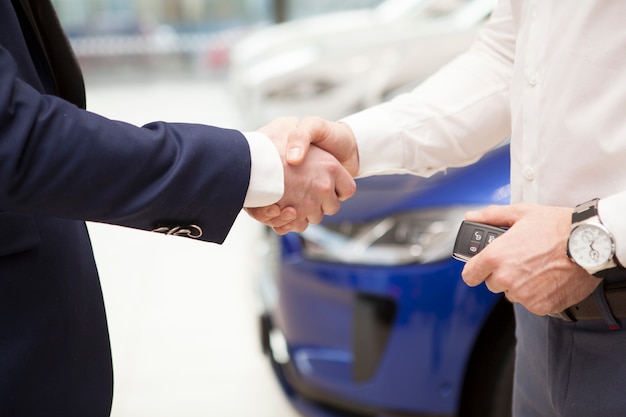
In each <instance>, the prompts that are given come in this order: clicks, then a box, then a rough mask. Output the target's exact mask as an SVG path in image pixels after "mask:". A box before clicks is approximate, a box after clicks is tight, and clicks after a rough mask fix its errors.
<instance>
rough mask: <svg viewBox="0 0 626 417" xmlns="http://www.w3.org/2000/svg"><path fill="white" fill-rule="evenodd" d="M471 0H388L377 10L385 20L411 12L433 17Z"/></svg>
mask: <svg viewBox="0 0 626 417" xmlns="http://www.w3.org/2000/svg"><path fill="white" fill-rule="evenodd" d="M471 1H473V0H386V1H384V2H382V3H381V4H380V5H379V6H378V7H377V8H376V11H377V13H378V14H379V15H380V16H382V17H383V19H385V20H394V19H397V18H399V17H401V16H405V15H406V14H409V13H410V14H414V15H417V16H420V17H424V18H432V17H440V16H445V15H448V14H450V13H452V12H453V11H454V10H456V9H457V8H458V7H459V6H461V5H463V4H465V3H469V2H471Z"/></svg>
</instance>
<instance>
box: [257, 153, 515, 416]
mask: <svg viewBox="0 0 626 417" xmlns="http://www.w3.org/2000/svg"><path fill="white" fill-rule="evenodd" d="M508 170H509V151H508V146H502V147H500V148H498V149H496V150H494V151H493V152H491V153H490V154H488V155H486V156H485V157H484V158H482V159H481V160H480V161H479V162H477V163H476V164H473V165H471V166H468V167H464V168H455V169H450V170H448V171H447V172H445V173H440V174H437V175H435V176H433V177H431V178H428V179H424V178H419V177H413V176H389V177H372V178H368V179H364V180H360V181H359V188H358V192H357V194H356V195H355V196H354V197H353V198H352V199H351V200H349V201H347V202H346V203H344V205H343V207H342V209H341V210H340V212H339V213H337V215H335V216H331V217H328V218H326V219H325V221H324V222H325V223H334V222H341V221H346V220H350V221H352V222H359V221H369V220H372V219H377V218H382V217H385V216H388V215H391V214H398V213H402V212H409V211H414V210H420V209H433V208H444V207H450V206H473V205H476V206H484V205H488V204H507V203H508V200H509V185H508V183H509V182H508V179H509V171H508ZM280 252H281V253H280V264H279V265H280V268H279V271H280V272H279V276H278V277H275V279H276V282H277V286H278V289H279V292H280V297H279V299H278V304H277V306H276V308H275V309H274V310H273V311H270V312H269V315H270V317H271V322H272V325H273V326H274V327H275V328H277V329H280V331H281V332H282V334H283V335H284V337H285V339H286V341H287V344H288V348H289V353H290V357H291V363H290V364H289V369H290V375H291V376H290V378H286V377H285V374H284V373H285V372H284V371H285V369H284V368H283V367H281V365H278V364H276V363H274V364H273V365H274V368H275V369H276V372H277V375H278V377H279V379H280V381H281V382H282V384H283V387H284V388H285V392H286V393H287V395H288V397H289V398H290V400H291V401H292V403H293V405H294V406H295V407H296V408H297V409H298V410H299V411H300V412H301V413H302V414H303V415H306V416H310V417H313V416H316V417H338V416H348V415H353V414H342V413H341V411H340V410H341V407H340V406H338V407H337V408H336V409H335V408H327V407H323V406H320V405H319V404H317V403H316V402H315V401H308V400H307V396H306V395H302V393H301V392H299V389H300V387H302V386H305V387H309V388H311V389H312V390H314V391H316V392H321V393H323V394H324V395H328V397H329V398H334V399H337V400H338V403H345V404H348V405H349V407H348V408H350V406H354V407H353V409H364V410H380V411H379V412H377V413H376V414H375V415H381V416H382V415H387V414H386V413H389V415H392V414H400V413H406V415H415V416H417V415H442V416H444V415H450V416H451V415H454V414H455V413H456V412H457V411H458V407H459V402H460V395H461V392H462V389H463V383H464V374H465V371H466V367H467V364H468V361H469V358H470V355H471V353H472V349H473V347H474V344H475V341H476V339H477V337H478V335H479V333H480V331H481V329H482V326H483V324H484V322H485V320H486V319H487V317H488V316H489V314H490V312H491V311H492V309H493V308H494V305H495V303H496V302H497V301H498V300H499V299H500V296H498V295H495V294H492V293H491V292H489V291H488V290H487V289H486V288H485V287H484V286H479V287H477V288H470V287H468V286H467V285H465V284H464V283H463V282H462V280H461V277H460V276H461V270H462V268H463V264H462V263H460V262H458V261H456V260H453V259H452V258H450V259H447V260H443V261H440V262H437V263H431V264H413V265H402V266H392V267H387V266H371V265H345V264H338V263H332V262H321V261H315V260H308V259H305V257H303V254H302V248H301V239H300V237H299V235H297V234H289V235H286V236H284V237H282V238H281V244H280ZM361 296H366V297H374V298H375V299H376V300H378V299H380V300H388V302H389V304H390V305H393V315H392V317H391V318H390V322H391V326H390V330H389V332H388V334H386V336H385V339H384V343H383V344H382V345H381V346H383V347H384V349H383V350H382V351H381V352H380V355H379V360H378V362H377V363H376V366H375V369H373V370H372V372H371V373H370V374H369V375H368V376H367V378H360V379H359V378H358V377H356V378H355V369H354V368H355V362H356V361H357V358H356V356H357V355H356V353H355V352H356V351H358V350H359V346H357V344H358V343H361V342H362V340H358V338H356V336H357V334H356V333H355V326H356V327H358V325H357V323H356V321H358V320H359V317H358V316H357V314H356V313H355V303H356V301H357V300H358V299H359V297H361ZM363 340H366V339H363ZM294 379H295V380H297V381H296V382H294ZM355 415H356V414H355ZM372 415H373V414H372Z"/></svg>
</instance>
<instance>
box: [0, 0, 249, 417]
mask: <svg viewBox="0 0 626 417" xmlns="http://www.w3.org/2000/svg"><path fill="white" fill-rule="evenodd" d="M84 104H85V101H84V88H83V81H82V77H81V74H80V70H79V69H78V66H77V65H76V62H75V60H74V59H73V55H72V53H71V50H70V49H69V46H68V43H67V40H66V39H65V37H64V36H63V34H62V31H61V30H60V27H59V26H58V21H57V20H56V16H55V15H54V13H53V11H52V7H51V6H50V3H49V0H0V416H3V417H10V416H19V417H37V416H48V417H50V416H63V417H73V416H76V417H99V416H102V417H104V416H108V415H109V413H110V407H111V400H112V390H113V378H112V366H111V355H110V348H109V339H108V331H107V324H106V316H105V310H104V303H103V300H102V293H101V290H100V282H99V279H98V275H97V271H96V267H95V263H94V259H93V254H92V250H91V246H90V242H89V237H88V234H87V230H86V227H85V223H84V221H85V220H91V221H98V222H105V223H111V224H117V225H123V226H129V227H133V228H138V229H144V230H158V231H161V232H166V233H168V232H169V233H171V234H179V235H186V236H189V237H194V238H199V239H201V240H206V241H212V242H218V243H220V242H222V241H223V240H224V239H225V237H226V235H227V234H228V231H229V230H230V227H231V226H232V224H233V222H234V220H235V218H236V216H237V215H238V213H239V212H240V210H241V208H242V205H243V200H244V197H245V194H246V191H247V187H248V182H249V176H250V152H249V148H248V145H247V142H246V140H245V138H244V137H243V135H242V134H241V133H240V132H238V131H235V130H228V129H220V128H216V127H209V126H201V125H191V124H168V123H152V124H149V125H147V126H144V127H142V128H139V127H135V126H132V125H129V124H126V123H122V122H118V121H112V120H108V119H106V118H104V117H100V116H98V115H96V114H93V113H90V112H88V111H86V110H84V109H83V108H82V107H84ZM181 105H184V103H181ZM200 232H201V233H202V234H201V235H200Z"/></svg>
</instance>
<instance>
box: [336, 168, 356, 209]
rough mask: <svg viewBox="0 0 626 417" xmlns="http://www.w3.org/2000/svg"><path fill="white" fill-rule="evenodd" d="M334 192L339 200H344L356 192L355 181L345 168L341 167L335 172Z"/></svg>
mask: <svg viewBox="0 0 626 417" xmlns="http://www.w3.org/2000/svg"><path fill="white" fill-rule="evenodd" d="M335 192H336V193H337V197H338V198H339V200H340V201H346V200H347V199H349V198H350V197H352V196H353V195H354V193H355V192H356V182H355V181H354V178H352V175H350V173H349V172H348V171H347V170H346V169H345V168H341V169H339V170H338V172H337V176H336V177H335Z"/></svg>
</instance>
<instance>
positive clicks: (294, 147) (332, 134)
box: [287, 117, 359, 177]
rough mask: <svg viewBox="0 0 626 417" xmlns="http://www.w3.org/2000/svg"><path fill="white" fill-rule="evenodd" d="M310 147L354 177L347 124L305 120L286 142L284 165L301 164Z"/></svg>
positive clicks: (355, 170) (353, 155) (356, 159)
mask: <svg viewBox="0 0 626 417" xmlns="http://www.w3.org/2000/svg"><path fill="white" fill-rule="evenodd" d="M311 144H315V145H316V146H317V147H319V148H321V149H323V150H325V151H326V152H329V153H330V154H332V155H333V156H334V157H335V158H337V160H338V161H339V162H340V163H341V164H342V165H343V166H344V168H346V170H347V171H348V172H349V173H350V175H352V176H353V177H354V176H356V175H357V174H358V172H359V153H358V149H357V144H356V138H355V137H354V133H353V132H352V129H350V127H349V126H348V125H347V124H345V123H341V122H331V121H328V120H324V119H322V118H320V117H307V118H304V119H303V120H302V121H301V122H300V123H299V124H298V126H297V127H296V128H295V129H294V130H293V131H292V132H291V133H290V134H289V136H288V138H287V162H288V163H289V164H290V165H299V164H301V163H302V161H304V160H305V158H306V155H307V154H308V153H309V149H310V145H311Z"/></svg>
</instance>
